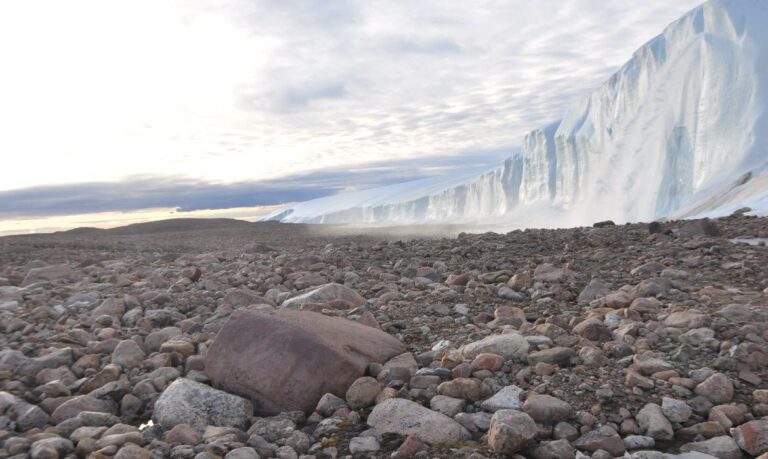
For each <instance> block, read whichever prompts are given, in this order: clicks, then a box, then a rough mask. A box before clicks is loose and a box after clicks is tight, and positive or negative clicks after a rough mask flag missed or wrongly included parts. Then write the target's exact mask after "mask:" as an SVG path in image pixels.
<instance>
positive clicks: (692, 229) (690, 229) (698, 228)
mask: <svg viewBox="0 0 768 459" xmlns="http://www.w3.org/2000/svg"><path fill="white" fill-rule="evenodd" d="M677 235H678V236H679V237H684V238H688V237H694V236H710V237H717V236H720V228H719V227H718V226H717V223H715V222H713V221H712V220H710V219H708V218H705V219H703V220H696V221H693V222H690V223H686V224H685V225H683V226H681V227H680V229H678V230H677Z"/></svg>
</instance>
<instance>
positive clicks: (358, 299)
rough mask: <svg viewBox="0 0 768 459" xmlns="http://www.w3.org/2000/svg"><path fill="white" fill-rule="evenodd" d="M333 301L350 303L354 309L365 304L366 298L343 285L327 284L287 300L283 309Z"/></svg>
mask: <svg viewBox="0 0 768 459" xmlns="http://www.w3.org/2000/svg"><path fill="white" fill-rule="evenodd" d="M333 300H342V301H346V302H348V303H349V304H350V305H351V306H352V307H353V308H355V307H358V306H361V305H362V304H364V303H365V298H363V297H362V296H360V294H359V293H357V292H356V291H354V290H352V289H351V288H349V287H346V286H344V285H341V284H335V283H331V284H326V285H323V286H321V287H318V288H316V289H314V290H312V291H310V292H307V293H304V294H302V295H299V296H296V297H293V298H290V299H288V300H285V301H284V302H283V304H281V305H280V307H282V308H289V309H298V308H299V307H301V306H302V305H304V304H308V303H328V302H329V301H333Z"/></svg>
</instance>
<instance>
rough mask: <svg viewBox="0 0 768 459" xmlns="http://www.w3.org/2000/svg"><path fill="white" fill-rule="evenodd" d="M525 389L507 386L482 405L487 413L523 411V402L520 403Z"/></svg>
mask: <svg viewBox="0 0 768 459" xmlns="http://www.w3.org/2000/svg"><path fill="white" fill-rule="evenodd" d="M523 392H524V391H523V389H520V388H519V387H517V386H505V387H502V388H501V390H499V391H498V392H496V394H494V395H493V397H491V398H489V399H487V400H485V401H483V403H482V404H481V405H480V407H481V408H482V409H484V410H485V411H490V412H496V411H499V410H518V411H519V410H522V409H523V402H521V401H520V397H521V395H523Z"/></svg>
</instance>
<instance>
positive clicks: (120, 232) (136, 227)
mask: <svg viewBox="0 0 768 459" xmlns="http://www.w3.org/2000/svg"><path fill="white" fill-rule="evenodd" d="M252 225H253V223H251V222H247V221H245V220H237V219H234V218H171V219H168V220H159V221H154V222H145V223H134V224H132V225H126V226H119V227H117V228H111V229H107V230H103V231H104V234H108V235H112V236H126V235H140V234H153V233H171V232H176V231H198V230H216V229H231V228H245V227H248V226H252Z"/></svg>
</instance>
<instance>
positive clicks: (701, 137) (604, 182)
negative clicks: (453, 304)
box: [272, 0, 768, 226]
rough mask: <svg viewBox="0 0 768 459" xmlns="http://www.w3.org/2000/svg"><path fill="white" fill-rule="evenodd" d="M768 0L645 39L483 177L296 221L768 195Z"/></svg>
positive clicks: (388, 191)
mask: <svg viewBox="0 0 768 459" xmlns="http://www.w3.org/2000/svg"><path fill="white" fill-rule="evenodd" d="M767 49H768V2H767V1H765V0H711V1H709V2H707V3H705V4H703V5H702V6H700V7H698V8H696V9H694V10H693V11H691V12H690V13H688V14H687V15H685V16H684V17H683V18H681V19H680V20H678V21H676V22H674V23H673V24H671V25H670V26H669V27H667V29H666V30H665V31H664V33H663V34H662V35H660V36H658V37H656V38H654V39H653V40H651V41H650V42H648V43H647V44H646V45H644V46H643V47H642V48H640V49H639V50H638V51H637V52H636V53H635V54H634V55H633V56H632V59H630V61H629V62H627V63H626V64H625V65H624V66H623V67H622V68H621V69H620V70H619V71H618V72H617V73H616V74H615V75H613V76H612V77H611V78H610V79H609V80H608V81H607V82H606V83H605V84H604V85H603V86H602V87H601V88H599V89H598V90H597V91H595V92H593V93H592V94H590V95H589V96H588V97H585V98H584V100H583V101H582V102H581V103H580V104H578V105H577V106H576V107H573V109H572V110H570V111H568V112H567V114H566V116H565V117H564V118H563V120H562V121H560V122H557V123H553V124H551V125H548V126H546V127H544V128H541V129H537V130H534V131H532V132H531V133H529V134H528V135H527V136H526V137H525V139H524V141H523V149H522V153H521V154H520V155H516V156H514V157H512V158H510V159H509V160H507V161H505V162H504V163H503V164H502V165H500V166H499V167H498V168H497V169H495V170H492V171H486V172H484V173H481V174H477V175H474V176H469V177H467V176H462V177H445V178H444V179H442V181H441V180H428V181H421V182H415V183H412V184H401V185H397V186H392V187H384V188H381V189H379V190H369V191H367V192H360V193H353V194H347V195H339V196H335V197H330V198H323V199H319V200H315V201H309V202H307V203H302V204H299V205H297V206H295V207H293V208H292V209H290V210H289V211H286V210H281V211H279V213H278V214H275V215H273V216H272V218H276V219H280V220H283V221H307V222H334V223H377V224H398V223H413V222H444V221H455V222H462V221H463V222H483V221H488V220H494V219H496V220H498V219H500V218H506V219H508V220H510V221H513V222H514V221H518V222H519V223H520V224H521V225H525V224H532V223H530V221H531V218H532V216H536V215H539V216H543V215H547V214H548V212H549V214H550V215H551V214H552V213H551V211H552V210H553V209H554V210H557V212H556V213H555V215H556V216H557V218H550V219H546V218H538V219H534V220H536V223H535V224H536V225H540V226H568V225H575V224H588V223H591V222H594V221H597V220H603V219H613V220H615V221H639V220H645V221H647V220H653V219H657V218H661V217H664V216H690V215H694V214H701V213H715V214H716V213H717V212H721V213H723V212H726V211H729V210H732V209H733V208H734V207H738V206H739V205H740V204H744V203H749V202H760V203H763V202H766V201H768V199H765V196H766V195H768V187H766V186H764V184H765V183H766V182H768V179H761V177H763V175H762V174H764V173H766V169H768V114H766V104H768V93H767V91H768V88H767V86H768V53H767V52H766V50H767Z"/></svg>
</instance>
